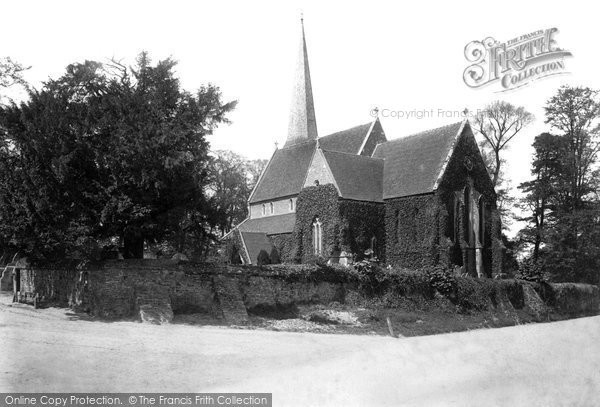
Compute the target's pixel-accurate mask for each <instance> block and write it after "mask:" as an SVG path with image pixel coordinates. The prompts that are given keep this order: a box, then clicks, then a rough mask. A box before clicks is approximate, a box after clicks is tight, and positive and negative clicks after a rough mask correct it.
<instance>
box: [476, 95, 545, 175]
mask: <svg viewBox="0 0 600 407" xmlns="http://www.w3.org/2000/svg"><path fill="white" fill-rule="evenodd" d="M533 119H534V117H533V115H532V114H531V113H529V112H528V111H527V110H525V108H524V107H522V106H519V107H516V106H514V105H512V104H511V103H508V102H504V101H495V102H492V103H490V104H489V105H487V106H485V107H484V108H483V109H482V110H479V111H478V112H477V114H476V115H475V128H476V130H477V131H478V132H479V133H480V134H481V135H482V136H483V138H484V140H485V142H484V145H485V146H486V147H487V148H489V149H490V150H491V157H490V158H491V160H489V162H488V164H489V166H488V169H489V171H490V174H491V176H492V182H493V184H494V187H496V186H497V185H498V181H499V179H500V174H501V167H502V157H501V154H500V153H501V152H502V151H503V150H505V149H506V148H507V146H508V143H510V142H511V140H513V139H514V138H515V136H516V135H517V134H519V132H520V131H521V130H523V128H524V127H526V126H528V125H529V124H530V123H531V122H533Z"/></svg>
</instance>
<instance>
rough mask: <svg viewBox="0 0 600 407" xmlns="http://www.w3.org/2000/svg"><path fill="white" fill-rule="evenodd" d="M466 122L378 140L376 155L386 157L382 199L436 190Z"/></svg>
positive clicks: (374, 153)
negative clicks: (391, 138) (381, 140)
mask: <svg viewBox="0 0 600 407" xmlns="http://www.w3.org/2000/svg"><path fill="white" fill-rule="evenodd" d="M464 123H465V122H458V123H454V124H450V125H448V126H443V127H439V128H437V129H432V130H427V131H424V132H421V133H417V134H414V135H411V136H408V137H404V138H400V139H396V140H392V141H387V142H385V143H382V144H379V145H378V146H377V147H376V148H375V151H374V152H373V157H376V158H382V159H384V168H383V199H388V198H397V197H403V196H410V195H418V194H424V193H429V192H433V191H434V190H435V189H436V188H437V182H438V180H439V178H440V175H441V174H442V173H443V171H444V169H445V166H446V164H447V162H448V160H449V159H450V155H451V153H452V151H453V149H454V145H455V142H456V139H457V138H458V136H459V133H461V132H462V129H463V124H464Z"/></svg>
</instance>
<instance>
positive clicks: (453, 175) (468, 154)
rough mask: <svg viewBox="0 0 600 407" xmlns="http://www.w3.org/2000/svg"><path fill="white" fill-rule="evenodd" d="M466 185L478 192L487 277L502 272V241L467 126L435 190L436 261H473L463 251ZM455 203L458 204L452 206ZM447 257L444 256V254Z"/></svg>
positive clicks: (490, 190) (493, 200) (491, 189)
mask: <svg viewBox="0 0 600 407" xmlns="http://www.w3.org/2000/svg"><path fill="white" fill-rule="evenodd" d="M467 186H469V188H470V189H471V190H472V191H477V193H479V194H481V195H482V197H481V199H483V202H484V207H485V216H484V220H485V223H484V228H483V229H484V236H483V250H482V255H483V265H484V269H485V272H486V274H487V276H488V277H493V276H495V275H498V274H500V273H501V271H502V241H501V225H500V216H499V213H498V209H497V206H496V193H495V191H494V187H493V184H492V181H491V179H490V176H489V175H488V173H487V170H486V168H485V164H484V162H483V159H482V158H481V154H480V152H479V147H477V144H476V141H475V137H474V136H473V133H472V132H471V130H470V128H467V129H465V132H464V133H463V135H462V136H461V137H460V138H459V140H458V143H457V145H456V147H455V149H454V153H453V155H452V157H451V158H450V161H449V162H448V165H447V167H446V171H445V173H444V176H443V177H442V180H441V182H440V185H439V187H438V189H437V191H436V195H437V196H438V200H439V205H440V219H439V220H440V221H439V225H440V236H439V239H440V260H441V262H442V263H446V264H453V265H458V266H463V265H465V264H467V263H468V262H470V261H473V258H472V256H469V253H468V250H465V249H466V248H467V247H468V246H469V244H468V243H467V241H466V239H465V236H466V233H465V223H466V222H465V216H464V215H465V199H464V190H465V187H467ZM455 205H458V206H455ZM446 256H447V257H448V258H447V259H445V257H446Z"/></svg>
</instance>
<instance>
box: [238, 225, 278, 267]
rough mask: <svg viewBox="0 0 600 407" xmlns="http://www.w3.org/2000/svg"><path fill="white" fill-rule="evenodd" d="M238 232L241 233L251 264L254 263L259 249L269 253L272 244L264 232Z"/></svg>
mask: <svg viewBox="0 0 600 407" xmlns="http://www.w3.org/2000/svg"><path fill="white" fill-rule="evenodd" d="M240 234H241V235H242V243H243V244H244V247H245V249H246V253H247V254H248V257H250V263H251V264H256V259H257V258H258V253H260V251H261V250H264V251H266V252H267V254H270V253H271V249H272V248H273V244H272V243H271V241H270V240H269V238H268V237H267V235H266V233H257V232H240Z"/></svg>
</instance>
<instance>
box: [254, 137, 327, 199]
mask: <svg viewBox="0 0 600 407" xmlns="http://www.w3.org/2000/svg"><path fill="white" fill-rule="evenodd" d="M315 146H316V141H308V142H305V143H302V144H296V145H293V146H290V147H284V148H281V149H279V150H276V151H275V153H274V154H273V157H272V158H271V160H270V161H269V163H268V164H267V167H266V168H265V170H264V172H263V174H262V176H261V177H260V179H259V180H258V184H257V185H256V187H255V188H254V191H253V192H252V194H251V195H250V199H249V203H256V202H261V201H268V200H273V199H275V198H282V197H286V196H290V195H297V194H298V193H299V192H300V190H301V189H302V186H303V184H304V178H305V177H306V172H307V171H308V166H309V165H310V161H311V159H312V156H313V153H314V151H315Z"/></svg>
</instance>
